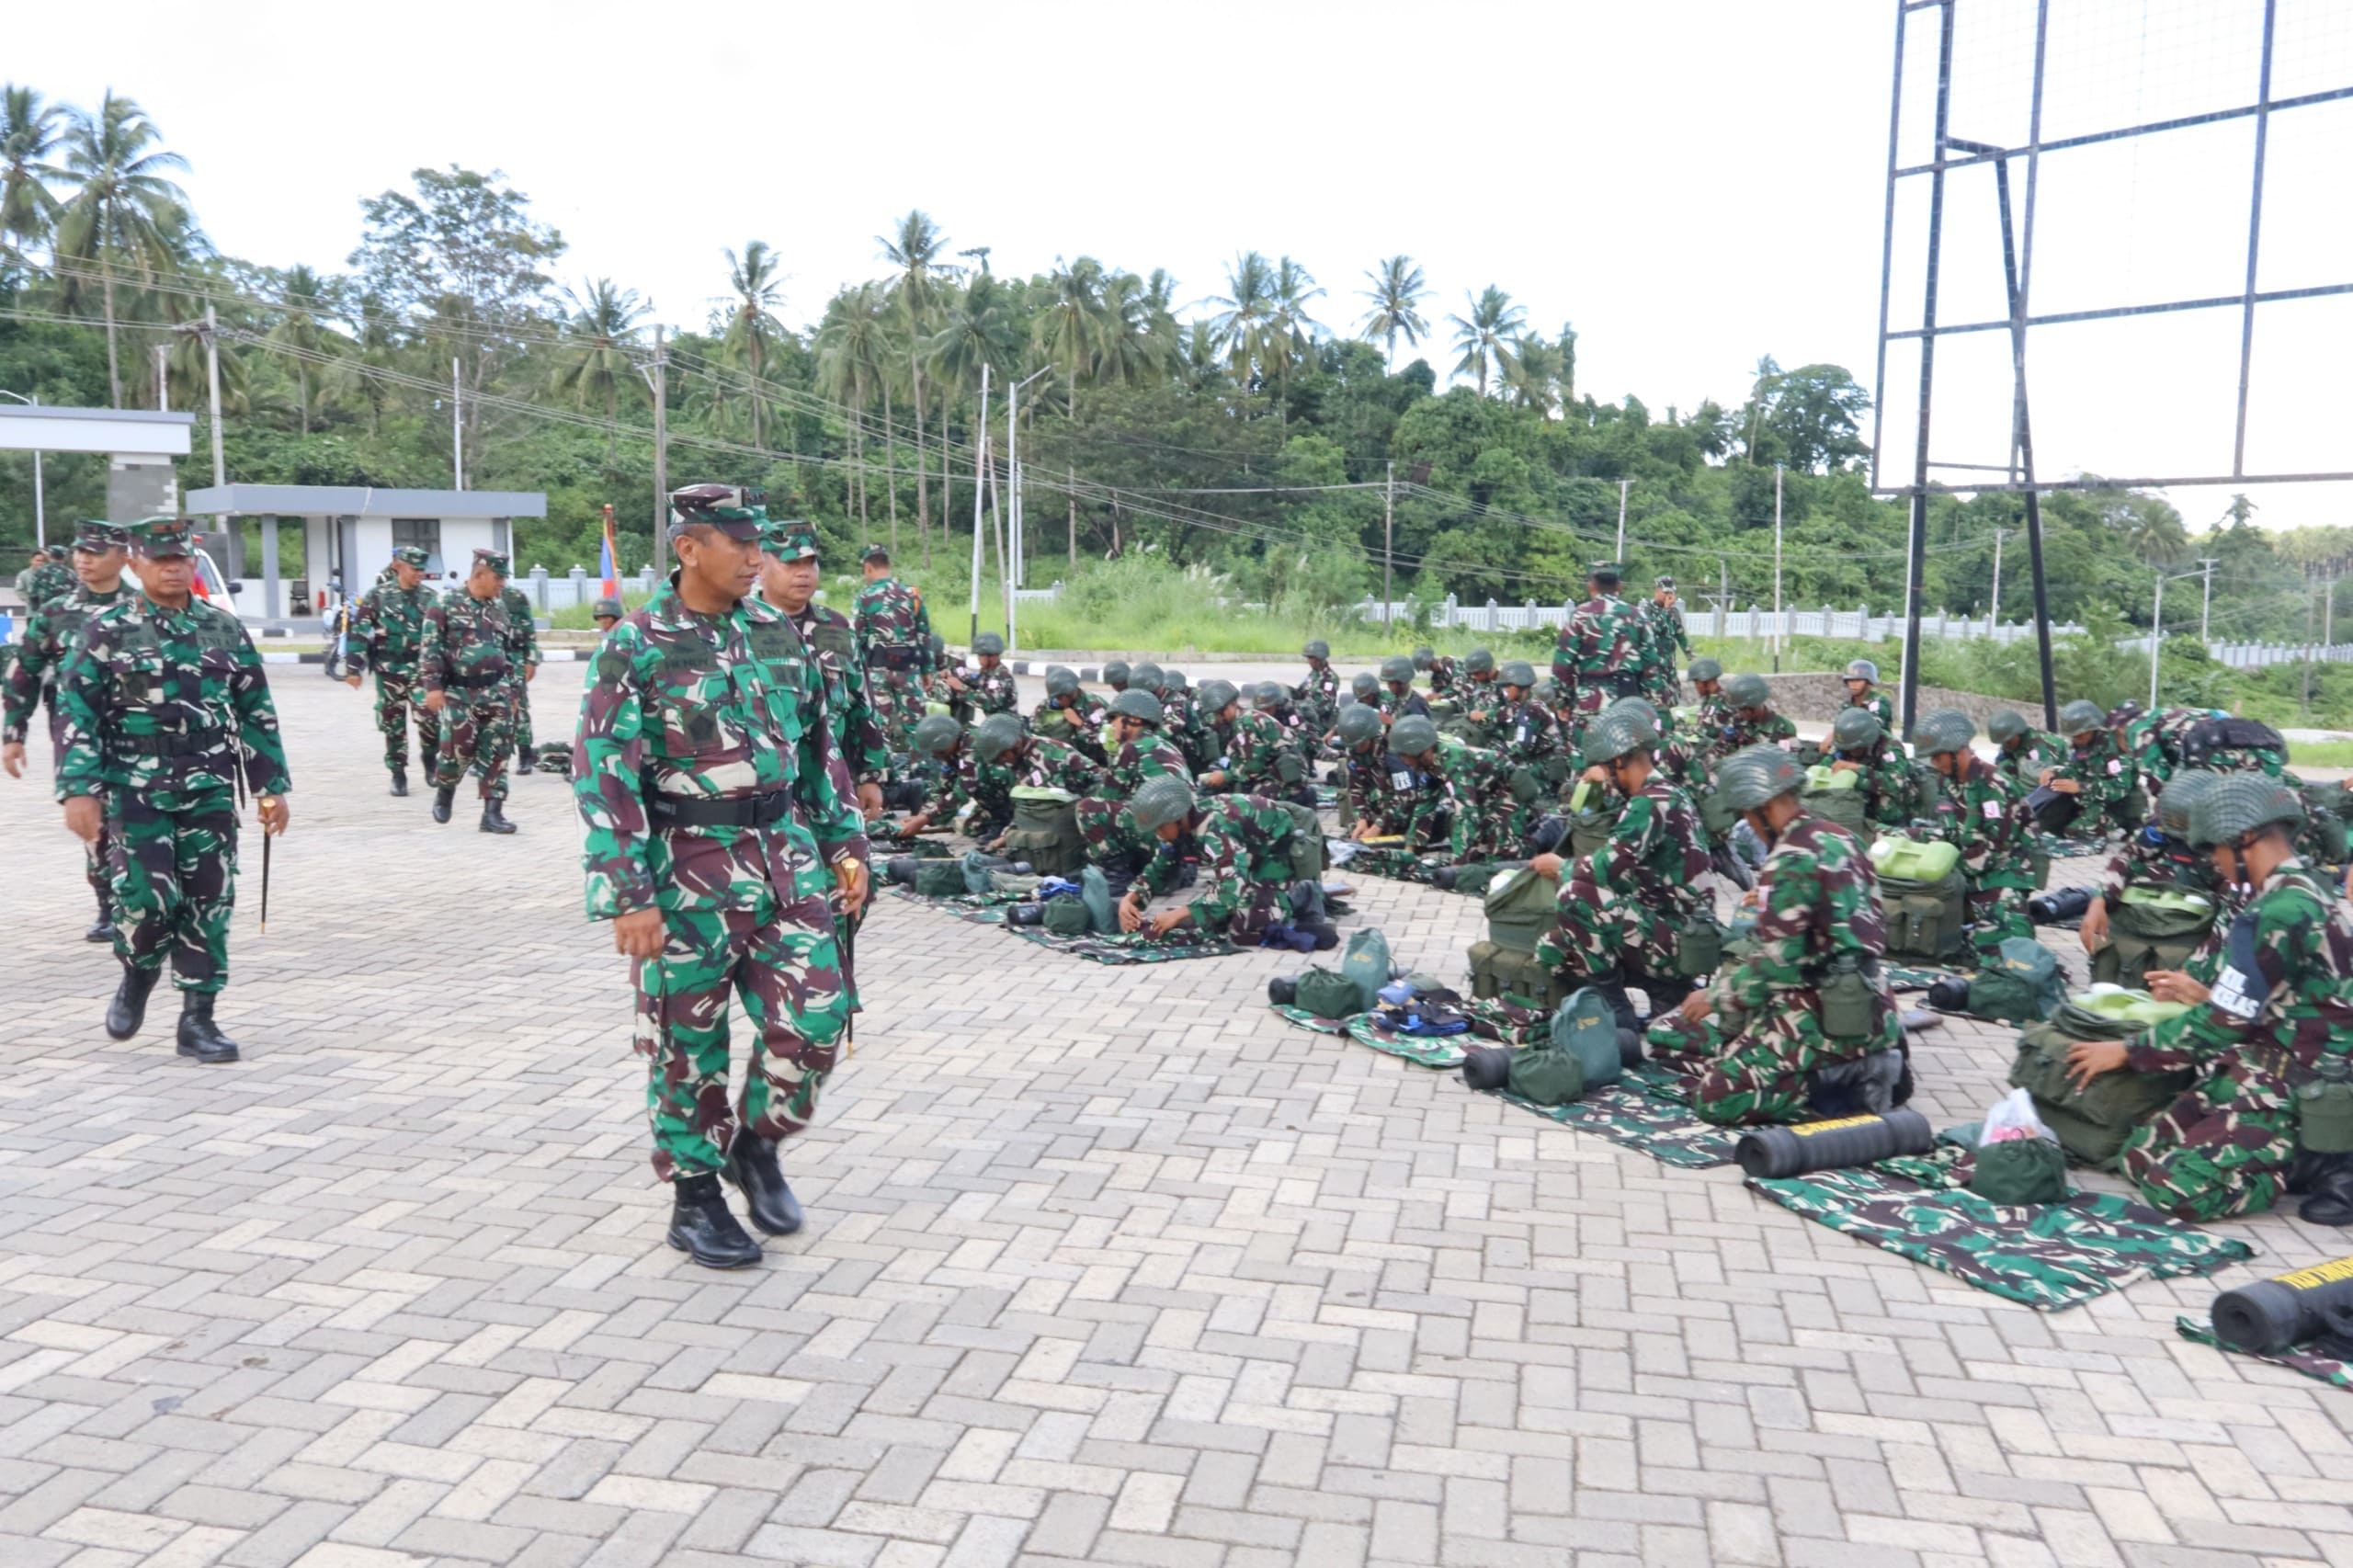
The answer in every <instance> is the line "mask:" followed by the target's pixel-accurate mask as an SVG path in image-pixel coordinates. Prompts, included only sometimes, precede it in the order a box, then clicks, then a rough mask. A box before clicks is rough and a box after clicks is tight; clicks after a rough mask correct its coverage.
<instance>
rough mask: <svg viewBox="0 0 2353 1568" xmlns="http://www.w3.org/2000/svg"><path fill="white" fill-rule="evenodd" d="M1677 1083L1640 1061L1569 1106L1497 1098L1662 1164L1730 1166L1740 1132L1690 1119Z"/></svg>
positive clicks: (1509, 1095)
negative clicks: (1635, 1151) (1605, 1084)
mask: <svg viewBox="0 0 2353 1568" xmlns="http://www.w3.org/2000/svg"><path fill="white" fill-rule="evenodd" d="M1678 1083H1679V1080H1678V1079H1677V1075H1676V1074H1672V1073H1669V1072H1666V1071H1665V1069H1663V1068H1658V1067H1654V1066H1652V1065H1650V1064H1649V1063H1648V1062H1644V1063H1643V1064H1642V1065H1640V1066H1637V1067H1630V1068H1628V1069H1627V1070H1626V1074H1625V1076H1623V1077H1622V1078H1620V1079H1619V1080H1618V1082H1617V1083H1615V1084H1612V1085H1608V1087H1607V1088H1600V1089H1595V1090H1593V1091H1592V1092H1590V1093H1589V1094H1587V1095H1586V1096H1585V1097H1584V1098H1583V1099H1581V1100H1575V1101H1573V1102H1571V1103H1570V1104H1568V1105H1557V1106H1542V1105H1538V1104H1536V1103H1535V1102H1534V1101H1533V1100H1524V1099H1521V1098H1520V1097H1519V1096H1517V1095H1514V1094H1512V1093H1510V1092H1509V1091H1502V1092H1500V1093H1498V1095H1497V1096H1496V1097H1497V1098H1499V1099H1502V1100H1504V1101H1506V1102H1507V1103H1509V1104H1512V1105H1516V1106H1518V1107H1519V1108H1520V1109H1522V1110H1525V1111H1529V1112H1531V1113H1533V1114H1535V1115H1537V1116H1540V1117H1542V1118H1544V1119H1545V1120H1547V1121H1557V1122H1559V1123H1560V1124H1561V1125H1562V1126H1563V1127H1566V1128H1570V1129H1573V1130H1574V1131H1578V1132H1590V1133H1593V1134H1595V1135H1596V1136H1597V1137H1601V1138H1607V1139H1608V1140H1609V1142H1612V1143H1618V1144H1622V1145H1623V1146H1625V1147H1626V1148H1629V1149H1640V1150H1641V1151H1642V1152H1643V1153H1645V1154H1648V1155H1649V1156H1651V1158H1653V1159H1654V1160H1657V1161H1659V1162H1660V1163H1662V1164H1664V1165H1679V1166H1681V1167H1682V1168H1684V1169H1686V1170H1695V1171H1696V1170H1706V1169H1708V1168H1710V1167H1711V1166H1714V1165H1731V1164H1732V1151H1733V1144H1735V1143H1737V1142H1740V1133H1739V1130H1738V1129H1736V1128H1729V1127H1711V1126H1710V1125H1709V1124H1708V1123H1706V1122H1704V1121H1701V1120H1700V1119H1699V1118H1698V1117H1696V1116H1694V1115H1692V1114H1691V1111H1690V1109H1689V1108H1688V1106H1687V1105H1686V1104H1685V1103H1684V1101H1683V1098H1682V1095H1681V1091H1680V1089H1679V1087H1678V1086H1677V1085H1678Z"/></svg>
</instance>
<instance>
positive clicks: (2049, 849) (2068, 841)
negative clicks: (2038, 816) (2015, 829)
mask: <svg viewBox="0 0 2353 1568" xmlns="http://www.w3.org/2000/svg"><path fill="white" fill-rule="evenodd" d="M2040 836H2041V839H2042V852H2043V853H2044V854H2046V855H2048V856H2050V857H2051V858H2052V859H2053V860H2080V859H2082V858H2085V857H2086V856H2088V855H2108V854H2111V853H2113V852H2114V850H2115V846H2114V845H2112V844H2110V843H2109V841H2108V839H2107V838H2106V836H2104V835H2103V836H2101V837H2098V838H2062V837H2061V836H2060V835H2057V834H2055V833H2046V834H2043V835H2040Z"/></svg>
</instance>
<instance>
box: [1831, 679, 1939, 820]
mask: <svg viewBox="0 0 2353 1568" xmlns="http://www.w3.org/2000/svg"><path fill="white" fill-rule="evenodd" d="M1971 731H1972V733H1975V726H1974V725H1972V726H1971ZM1830 746H1831V749H1830V751H1829V752H1828V754H1827V755H1826V756H1825V757H1824V760H1825V761H1826V762H1828V763H1829V765H1830V768H1831V771H1833V772H1834V773H1857V774H1860V775H1861V776H1862V777H1861V778H1860V779H1859V781H1858V782H1857V783H1856V785H1855V788H1856V789H1858V790H1860V791H1861V792H1862V796H1863V816H1864V819H1865V821H1867V822H1870V823H1876V824H1878V825H1880V826H1881V827H1893V828H1900V827H1903V826H1904V824H1907V823H1909V822H1910V821H1911V820H1912V813H1913V807H1914V805H1915V800H1916V797H1917V793H1918V792H1917V791H1916V790H1914V789H1913V787H1912V759H1911V758H1910V757H1908V756H1904V748H1903V747H1902V746H1900V745H1897V744H1895V743H1894V742H1893V741H1892V740H1890V739H1889V738H1888V735H1887V731H1886V730H1885V729H1884V728H1883V727H1882V726H1881V723H1880V722H1879V718H1878V716H1877V715H1876V714H1874V713H1872V712H1871V710H1870V709H1868V708H1862V707H1848V708H1845V709H1842V710H1840V711H1839V714H1838V717H1836V719H1833V720H1832V721H1831V722H1830Z"/></svg>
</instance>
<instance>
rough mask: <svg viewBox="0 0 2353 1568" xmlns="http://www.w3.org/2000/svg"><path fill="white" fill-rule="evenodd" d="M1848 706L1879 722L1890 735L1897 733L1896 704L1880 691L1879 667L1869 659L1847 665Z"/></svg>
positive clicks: (1858, 660) (1857, 660)
mask: <svg viewBox="0 0 2353 1568" xmlns="http://www.w3.org/2000/svg"><path fill="white" fill-rule="evenodd" d="M1846 682H1847V707H1848V708H1859V709H1861V710H1863V711H1864V712H1866V713H1869V714H1870V716H1871V717H1872V718H1874V719H1876V720H1878V721H1879V727H1880V728H1881V729H1882V730H1884V731H1886V732H1888V733H1890V734H1893V733H1894V732H1895V704H1894V703H1893V702H1890V701H1889V700H1888V699H1887V693H1885V692H1883V691H1881V690H1880V689H1879V688H1878V687H1879V666H1878V665H1874V664H1872V663H1871V662H1870V660H1869V659H1856V660H1854V661H1852V662H1851V663H1849V664H1848V665H1847V676H1846Z"/></svg>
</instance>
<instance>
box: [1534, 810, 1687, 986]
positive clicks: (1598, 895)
mask: <svg viewBox="0 0 2353 1568" xmlns="http://www.w3.org/2000/svg"><path fill="white" fill-rule="evenodd" d="M1713 886H1714V884H1713V882H1712V881H1711V879H1710V876H1709V863H1708V846H1707V839H1706V836H1705V835H1703V834H1701V832H1700V831H1699V808H1698V807H1697V806H1695V805H1693V804H1692V803H1691V798H1690V797H1689V796H1688V795H1686V794H1685V793H1684V792H1683V791H1682V790H1679V789H1677V787H1676V786H1675V785H1674V784H1673V783H1671V782H1669V781H1668V779H1667V778H1665V775H1664V774H1661V773H1659V772H1658V771H1656V769H1655V768H1654V770H1653V771H1652V773H1651V775H1650V777H1649V778H1645V779H1643V787H1642V788H1641V789H1639V790H1635V791H1634V793H1633V794H1632V795H1631V796H1630V797H1628V799H1627V801H1626V803H1625V804H1624V805H1623V806H1622V807H1621V808H1620V810H1619V812H1618V821H1617V822H1616V824H1614V825H1612V826H1611V828H1610V830H1609V840H1608V843H1606V844H1604V845H1603V846H1601V847H1600V848H1599V849H1597V850H1595V851H1594V853H1593V854H1592V856H1591V857H1590V858H1586V859H1582V860H1574V861H1572V862H1570V863H1568V864H1567V865H1564V866H1563V874H1562V877H1561V895H1560V905H1559V907H1560V914H1559V922H1560V923H1559V925H1557V926H1555V927H1554V928H1553V929H1552V930H1550V931H1547V932H1546V933H1544V935H1543V937H1540V939H1539V940H1538V942H1537V947H1536V956H1537V957H1538V958H1540V959H1542V960H1544V961H1545V962H1546V963H1547V964H1549V965H1551V966H1552V968H1554V969H1568V970H1573V971H1575V972H1577V973H1580V974H1608V973H1610V972H1611V971H1618V972H1620V973H1621V974H1622V973H1631V974H1643V975H1652V976H1657V977H1661V978H1664V977H1666V976H1671V975H1673V974H1674V973H1675V968H1676V961H1675V960H1676V950H1677V946H1678V945H1679V943H1680V941H1681V938H1682V933H1683V928H1684V927H1685V926H1688V925H1689V924H1690V923H1691V920H1692V917H1693V916H1694V915H1696V914H1697V913H1698V912H1699V910H1701V909H1702V908H1705V907H1707V906H1708V904H1709V903H1710V901H1711V892H1712V889H1713Z"/></svg>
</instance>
